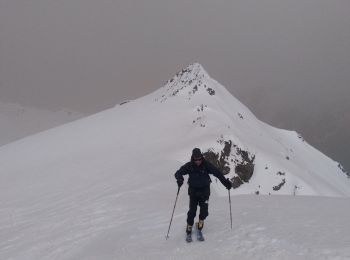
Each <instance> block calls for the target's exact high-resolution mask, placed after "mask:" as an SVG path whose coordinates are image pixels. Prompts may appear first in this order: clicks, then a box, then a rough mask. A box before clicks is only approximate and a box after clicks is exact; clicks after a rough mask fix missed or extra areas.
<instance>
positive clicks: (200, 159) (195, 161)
mask: <svg viewBox="0 0 350 260" xmlns="http://www.w3.org/2000/svg"><path fill="white" fill-rule="evenodd" d="M193 161H194V163H195V164H196V165H197V166H199V165H201V163H202V161H203V158H202V157H200V158H193Z"/></svg>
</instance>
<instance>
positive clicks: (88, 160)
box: [0, 64, 350, 259]
mask: <svg viewBox="0 0 350 260" xmlns="http://www.w3.org/2000/svg"><path fill="white" fill-rule="evenodd" d="M196 146H198V147H200V148H201V149H202V150H203V151H207V152H208V156H210V155H211V156H214V157H215V155H216V154H219V155H221V152H223V154H222V159H223V160H222V161H221V162H222V164H223V165H224V169H225V170H227V166H230V167H229V169H230V172H229V173H228V175H227V176H228V177H230V178H232V180H233V181H237V178H238V177H239V178H241V177H242V178H245V177H246V176H243V175H241V176H239V174H240V173H239V174H237V173H235V172H234V166H235V164H237V165H245V163H247V162H249V161H250V162H252V165H254V171H253V175H252V176H250V177H251V178H250V179H249V181H248V180H247V181H245V180H243V181H242V183H243V184H240V186H239V187H238V188H236V189H235V190H233V192H232V193H234V194H255V193H256V192H257V191H259V194H269V193H271V194H295V195H306V194H308V195H323V196H324V195H327V196H341V197H348V196H349V195H350V191H349V190H350V186H349V179H348V178H347V177H346V174H345V173H343V172H342V171H341V170H340V169H339V168H338V166H337V163H336V162H334V161H332V160H330V159H329V158H328V157H326V156H325V155H323V154H322V153H320V152H318V151H317V150H315V149H314V148H312V147H311V146H309V145H308V144H307V143H306V142H304V141H303V140H302V139H301V138H299V137H298V135H297V134H296V133H294V132H290V131H285V130H279V129H275V128H273V127H270V126H268V125H266V124H264V123H263V122H260V121H259V120H257V119H256V118H255V116H254V115H253V114H252V113H251V112H250V111H249V110H248V109H247V108H246V107H245V106H244V105H242V104H241V103H240V102H239V101H238V100H236V99H235V98H234V97H232V96H231V95H230V94H229V93H228V92H227V91H226V89H225V88H224V87H223V86H221V85H220V84H219V83H217V82H216V81H214V80H213V79H211V78H210V77H209V76H208V74H207V73H206V72H205V70H204V69H203V68H202V67H201V66H200V65H199V64H193V65H191V66H189V67H188V68H187V69H185V70H183V71H182V72H180V73H178V74H177V75H176V76H175V77H174V78H173V79H172V80H170V81H169V82H168V83H167V84H166V85H165V86H164V87H163V88H161V89H159V90H157V91H156V92H154V93H151V94H150V95H148V96H145V97H143V98H140V99H138V100H135V101H130V102H128V103H125V104H122V105H117V106H116V107H115V108H112V109H109V110H107V111H104V112H101V113H99V114H96V115H93V116H90V117H86V118H84V119H81V120H78V121H75V122H72V123H69V124H66V125H63V126H60V127H57V128H54V129H51V130H49V131H45V132H42V133H39V134H36V135H34V136H31V137H28V138H25V139H22V140H19V141H17V142H15V143H12V144H9V145H5V146H2V147H0V164H1V166H2V167H1V168H0V178H1V182H0V230H1V234H0V241H2V242H1V243H0V258H1V259H115V258H118V259H166V258H170V259H172V258H176V257H178V258H181V259H186V258H187V259H193V258H195V259H196V258H204V259H205V258H206V259H212V257H214V255H216V254H217V255H218V256H220V257H221V258H222V259H232V258H231V256H232V255H234V256H237V257H239V259H261V257H262V255H263V256H266V259H281V257H282V258H284V259H296V258H295V257H294V256H295V255H296V254H299V256H300V257H299V259H320V258H321V257H324V259H326V258H327V257H331V258H332V257H333V258H334V257H339V259H342V257H344V259H345V257H347V256H349V255H350V250H349V247H348V246H347V245H348V244H349V243H348V242H350V241H349V240H348V239H347V238H346V235H345V234H347V233H348V231H349V230H348V228H347V221H348V217H349V211H348V210H347V208H348V207H347V206H346V205H347V204H348V200H349V199H348V198H346V199H343V198H341V199H340V198H332V199H327V198H303V197H298V196H297V197H295V198H294V197H291V198H283V197H279V198H272V197H268V196H266V197H265V196H262V197H261V198H259V197H257V196H243V197H241V196H236V197H235V198H234V199H233V214H234V215H233V218H234V230H233V231H230V230H227V228H228V227H229V226H228V223H229V219H228V218H229V215H228V214H229V213H228V212H229V211H228V205H227V203H228V201H227V197H226V196H227V191H226V190H225V189H224V188H223V187H222V185H220V184H219V183H217V182H216V181H215V180H213V184H212V187H213V192H212V196H211V202H213V203H212V205H211V206H210V214H211V215H210V217H209V219H208V221H207V222H206V231H205V232H206V234H207V235H208V237H207V242H208V244H209V245H210V246H208V244H203V245H201V244H194V245H193V246H194V248H195V251H196V252H197V254H196V253H194V251H193V250H192V248H190V247H185V245H184V242H183V231H184V230H183V228H184V221H185V214H186V208H187V203H188V201H187V194H186V191H185V188H184V189H183V190H181V193H180V198H179V202H178V206H177V209H176V213H175V216H174V222H173V227H172V231H171V239H170V240H168V242H166V241H165V239H164V237H165V233H166V230H167V227H168V223H169V218H170V213H171V212H170V211H171V209H172V206H173V205H172V203H173V202H174V199H175V195H176V189H177V188H176V183H175V180H174V177H173V173H174V172H175V171H176V170H177V169H178V168H179V167H180V166H181V164H182V163H184V162H186V161H187V160H188V159H189V155H190V152H191V149H192V148H193V147H196ZM227 151H230V152H229V153H228V152H227ZM287 156H288V158H289V159H287V158H286V157H287ZM225 167H226V168H225ZM237 176H238V177H237ZM235 177H236V179H235ZM283 179H285V182H284V184H283V185H282V186H281V187H280V188H279V189H278V190H277V189H276V190H275V189H274V187H276V186H279V184H280V183H283V182H282V180H283ZM259 186H260V187H259ZM295 186H297V187H298V188H297V190H295ZM218 195H219V196H218ZM316 205H317V206H316ZM311 206H313V208H312V209H313V210H311ZM323 207H325V208H327V209H329V211H328V210H327V211H324V210H322V209H323ZM317 216H320V217H317ZM335 219H336V221H333V223H332V220H335ZM300 226H302V227H303V228H302V229H298V227H300ZM264 230H266V232H265V231H264ZM310 232H311V233H310ZM309 233H310V234H313V235H315V234H316V235H321V238H318V239H315V238H314V236H312V235H310V234H309ZM318 237H319V236H318ZM300 238H303V239H302V241H300V240H298V239H300ZM207 247H208V248H207ZM198 249H199V250H198ZM212 250H214V251H212ZM215 250H216V251H215ZM213 252H216V253H215V254H214V253H213ZM191 254H193V255H191Z"/></svg>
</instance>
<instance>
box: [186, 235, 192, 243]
mask: <svg viewBox="0 0 350 260" xmlns="http://www.w3.org/2000/svg"><path fill="white" fill-rule="evenodd" d="M186 242H187V243H190V242H192V234H186Z"/></svg>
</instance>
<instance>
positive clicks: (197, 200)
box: [187, 186, 210, 226]
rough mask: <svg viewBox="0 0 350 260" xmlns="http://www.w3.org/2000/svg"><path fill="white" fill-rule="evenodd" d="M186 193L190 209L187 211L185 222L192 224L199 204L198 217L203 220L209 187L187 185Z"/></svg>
mask: <svg viewBox="0 0 350 260" xmlns="http://www.w3.org/2000/svg"><path fill="white" fill-rule="evenodd" d="M188 195H189V196H190V209H189V211H188V213H187V224H188V225H190V226H193V223H194V218H195V217H196V213H197V206H199V208H200V210H199V219H201V220H204V219H205V218H206V217H207V216H208V215H209V213H208V202H209V196H210V187H209V186H207V187H204V188H193V187H188Z"/></svg>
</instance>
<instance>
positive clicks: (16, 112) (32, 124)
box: [0, 102, 83, 146]
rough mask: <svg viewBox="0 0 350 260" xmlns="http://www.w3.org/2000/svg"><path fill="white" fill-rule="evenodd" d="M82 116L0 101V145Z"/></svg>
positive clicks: (66, 111)
mask: <svg viewBox="0 0 350 260" xmlns="http://www.w3.org/2000/svg"><path fill="white" fill-rule="evenodd" d="M82 117H83V114H80V113H78V112H73V111H69V110H58V111H48V110H44V109H37V108H33V107H27V106H21V105H19V104H15V103H8V102H0V125H1V128H0V146H1V145H5V144H8V143H11V142H13V141H15V140H18V139H21V138H24V137H26V136H28V135H32V134H35V133H38V132H41V131H44V130H47V129H50V128H53V127H56V126H59V125H62V124H65V123H68V122H71V121H74V120H76V119H78V118H82Z"/></svg>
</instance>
